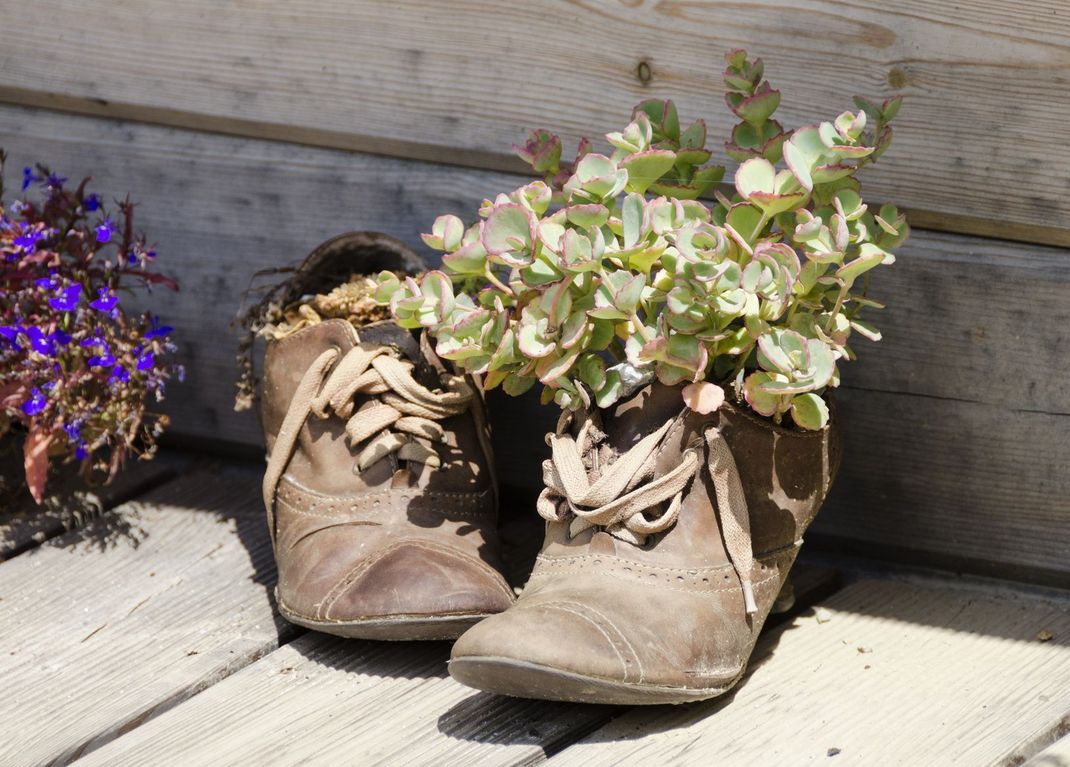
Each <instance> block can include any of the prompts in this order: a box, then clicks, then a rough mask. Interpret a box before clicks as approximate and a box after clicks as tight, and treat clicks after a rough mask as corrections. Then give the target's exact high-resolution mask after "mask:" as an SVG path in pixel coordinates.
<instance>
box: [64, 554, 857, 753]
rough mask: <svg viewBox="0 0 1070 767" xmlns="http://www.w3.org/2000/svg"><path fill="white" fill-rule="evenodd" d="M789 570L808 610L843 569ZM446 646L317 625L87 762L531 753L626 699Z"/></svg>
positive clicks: (591, 724) (776, 619)
mask: <svg viewBox="0 0 1070 767" xmlns="http://www.w3.org/2000/svg"><path fill="white" fill-rule="evenodd" d="M792 577H793V579H794V582H795V596H796V600H797V607H796V608H794V610H793V612H801V610H802V609H804V608H805V606H807V605H810V604H812V603H813V602H814V601H816V600H817V599H819V598H821V597H823V596H826V595H827V594H829V593H830V592H831V591H833V590H835V588H836V587H837V586H838V584H839V578H840V573H839V571H837V570H834V569H831V568H828V567H812V566H806V565H800V566H798V567H797V568H796V570H795V571H793V574H792ZM788 619H789V615H774V616H772V617H771V618H770V621H769V625H770V626H773V625H778V624H779V623H780V622H782V621H785V620H788ZM448 657H449V645H448V644H446V643H442V642H422V643H381V642H380V643H376V642H358V641H344V640H339V639H335V638H333V637H328V636H325V635H322V634H315V633H310V634H307V635H305V636H302V637H300V638H298V639H297V640H295V641H294V642H292V643H290V644H288V645H286V646H285V647H281V648H279V649H278V650H276V651H275V652H273V653H271V654H270V655H268V656H267V657H265V658H263V659H261V660H259V661H258V662H256V663H255V664H253V665H251V666H249V667H247V668H245V669H243V670H242V671H240V672H238V673H237V674H234V675H233V676H231V677H228V678H227V679H225V680H223V681H221V682H220V683H218V684H216V685H215V686H213V687H212V688H210V689H208V690H206V691H204V692H203V693H201V694H200V695H197V696H196V697H195V698H193V699H191V700H189V701H186V702H185V703H183V704H182V705H180V706H177V707H176V708H174V709H173V710H171V711H169V712H167V713H166V714H164V715H162V716H160V717H159V718H157V719H155V720H153V721H151V722H148V723H147V724H145V725H143V726H141V727H139V728H137V729H136V730H134V731H132V732H130V733H128V734H126V735H124V736H123V737H121V738H119V739H117V740H115V741H113V742H111V743H109V744H108V745H106V746H104V747H103V748H101V749H100V750H98V751H95V752H93V753H92V754H89V755H88V756H87V757H86V758H85V759H83V760H81V761H79V762H78V764H79V766H80V767H92V766H93V765H107V766H108V767H121V766H122V765H131V766H133V765H140V764H144V763H146V762H152V764H153V765H154V767H167V766H168V765H175V767H180V766H181V767H184V766H185V765H187V764H200V763H211V764H213V765H220V766H221V765H230V764H233V765H244V764H257V765H260V766H261V767H270V765H278V766H279V767H284V766H285V765H293V764H301V765H314V764H324V765H328V764H329V765H336V764H359V765H361V766H362V767H365V766H370V765H380V764H381V765H393V764H402V763H404V764H408V765H434V767H446V766H447V765H457V767H467V765H471V764H478V765H481V767H482V765H503V766H504V765H517V764H533V763H536V762H539V761H542V760H543V759H544V758H545V757H546V756H547V755H548V754H553V753H554V752H555V751H557V750H559V749H561V748H563V747H564V746H566V745H567V744H568V743H571V742H573V741H574V740H576V739H577V738H579V737H581V736H583V735H585V734H586V733H588V732H590V731H592V730H594V729H595V728H596V727H597V726H599V725H600V724H603V723H604V722H606V721H607V720H608V719H609V718H610V717H611V716H613V715H614V714H616V713H618V712H619V711H620V710H621V709H618V708H615V707H610V706H587V705H578V704H564V703H550V702H545V701H529V700H518V699H514V698H505V697H502V696H496V695H490V694H488V693H481V692H477V691H475V690H471V689H469V688H467V687H463V686H461V685H459V684H457V683H455V682H454V681H453V680H452V679H451V678H450V677H449V676H448V675H447V672H446V660H447V659H448ZM265 702H269V703H267V704H266V705H265Z"/></svg>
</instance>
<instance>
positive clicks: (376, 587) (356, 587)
mask: <svg viewBox="0 0 1070 767" xmlns="http://www.w3.org/2000/svg"><path fill="white" fill-rule="evenodd" d="M512 602H513V593H512V590H511V589H510V588H509V585H508V584H507V583H506V582H505V579H504V578H502V577H501V575H500V574H499V573H497V572H496V571H495V570H494V569H493V568H491V567H490V565H488V564H486V563H484V562H482V561H480V560H477V559H476V558H475V557H472V556H470V555H468V554H463V553H461V552H459V551H456V550H454V549H452V548H451V547H448V546H444V545H440V544H434V543H430V542H427V541H417V540H412V541H404V542H399V543H396V544H394V545H392V546H390V547H389V548H387V549H385V550H384V551H383V552H381V553H380V554H379V555H378V556H374V557H372V558H370V559H369V560H367V561H364V562H360V563H357V565H356V566H355V567H353V568H352V569H351V570H350V571H349V572H347V573H346V575H345V576H344V577H343V578H342V579H341V580H339V582H338V583H337V584H336V585H335V587H334V588H333V589H331V591H330V593H328V595H327V596H326V598H325V599H324V600H323V602H322V603H321V605H320V614H321V615H322V616H323V617H324V618H325V619H327V620H333V621H345V620H359V619H362V618H371V617H382V616H394V615H410V616H447V615H483V614H491V613H499V612H501V611H503V610H505V609H506V608H508V607H509V606H510V605H511V604H512Z"/></svg>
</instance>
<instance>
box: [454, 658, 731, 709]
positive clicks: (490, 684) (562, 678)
mask: <svg viewBox="0 0 1070 767" xmlns="http://www.w3.org/2000/svg"><path fill="white" fill-rule="evenodd" d="M449 671H450V676H452V677H453V678H454V679H456V680H457V681H458V682H460V683H461V684H464V685H467V686H469V687H474V688H476V689H477V690H484V691H486V692H493V693H497V694H499V695H509V696H511V697H514V698H534V699H537V700H557V701H563V702H566V703H601V704H608V705H614V706H646V705H658V704H663V703H692V702H694V701H700V700H709V699H710V698H716V697H717V696H718V695H724V694H725V693H726V692H728V691H729V690H730V689H732V688H733V687H734V686H735V685H736V683H737V682H738V681H739V680H740V678H741V677H742V676H743V672H742V671H741V672H740V673H739V675H738V676H736V678H735V679H732V680H731V681H729V682H727V683H725V684H723V685H719V686H716V687H662V686H657V685H646V684H629V683H627V682H617V681H614V680H611V679H601V678H599V677H593V676H584V675H583V674H576V673H574V672H571V671H562V670H560V669H556V668H551V667H550V666H542V665H539V664H537V663H531V662H529V661H523V660H516V659H515V658H502V657H495V656H478V655H477V656H470V657H465V658H457V659H455V660H451V661H450V663H449Z"/></svg>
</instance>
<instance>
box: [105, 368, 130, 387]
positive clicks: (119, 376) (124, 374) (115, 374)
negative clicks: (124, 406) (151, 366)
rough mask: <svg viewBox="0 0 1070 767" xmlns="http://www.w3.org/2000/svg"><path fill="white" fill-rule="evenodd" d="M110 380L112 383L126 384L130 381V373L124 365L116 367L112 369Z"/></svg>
mask: <svg viewBox="0 0 1070 767" xmlns="http://www.w3.org/2000/svg"><path fill="white" fill-rule="evenodd" d="M108 378H109V379H110V380H112V381H119V382H121V383H125V382H127V381H129V380H130V371H129V370H127V369H126V368H124V367H123V366H122V365H116V366H115V367H113V368H112V369H111V374H110V375H109V376H108Z"/></svg>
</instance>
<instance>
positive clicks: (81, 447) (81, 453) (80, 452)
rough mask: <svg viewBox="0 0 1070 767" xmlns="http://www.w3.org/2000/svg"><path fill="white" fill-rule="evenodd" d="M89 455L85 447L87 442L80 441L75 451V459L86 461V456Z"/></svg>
mask: <svg viewBox="0 0 1070 767" xmlns="http://www.w3.org/2000/svg"><path fill="white" fill-rule="evenodd" d="M87 455H89V453H88V452H87V451H86V449H85V443H84V442H79V443H78V447H77V448H75V451H74V457H75V459H76V460H79V461H84V460H85V457H86V456H87Z"/></svg>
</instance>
